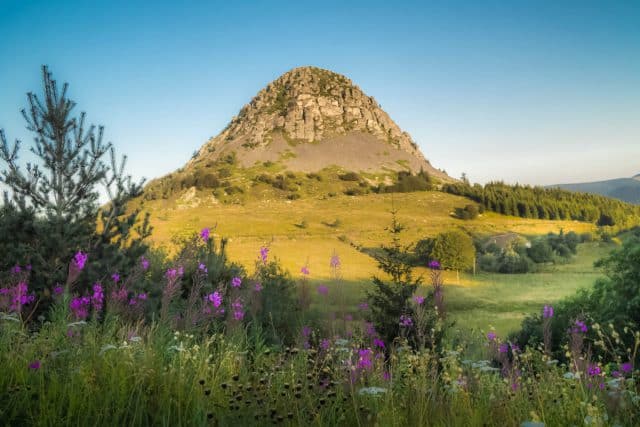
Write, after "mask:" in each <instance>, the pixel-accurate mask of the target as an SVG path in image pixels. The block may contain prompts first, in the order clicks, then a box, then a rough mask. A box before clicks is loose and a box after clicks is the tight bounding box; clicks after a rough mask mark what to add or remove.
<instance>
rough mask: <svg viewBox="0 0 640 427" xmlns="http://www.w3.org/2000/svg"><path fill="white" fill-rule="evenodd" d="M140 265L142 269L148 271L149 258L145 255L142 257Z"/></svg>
mask: <svg viewBox="0 0 640 427" xmlns="http://www.w3.org/2000/svg"><path fill="white" fill-rule="evenodd" d="M140 265H141V266H142V270H144V271H147V270H148V269H149V260H148V259H146V258H145V257H142V258H140Z"/></svg>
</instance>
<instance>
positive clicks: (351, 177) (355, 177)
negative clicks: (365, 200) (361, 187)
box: [338, 172, 361, 181]
mask: <svg viewBox="0 0 640 427" xmlns="http://www.w3.org/2000/svg"><path fill="white" fill-rule="evenodd" d="M338 178H340V179H341V180H342V181H360V179H361V178H360V175H359V174H357V173H355V172H346V173H343V174H341V175H338Z"/></svg>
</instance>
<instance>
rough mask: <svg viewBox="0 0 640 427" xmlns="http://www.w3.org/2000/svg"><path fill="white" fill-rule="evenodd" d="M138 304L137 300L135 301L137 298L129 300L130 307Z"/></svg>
mask: <svg viewBox="0 0 640 427" xmlns="http://www.w3.org/2000/svg"><path fill="white" fill-rule="evenodd" d="M137 303H138V301H136V299H135V298H131V299H130V300H129V305H136V304H137Z"/></svg>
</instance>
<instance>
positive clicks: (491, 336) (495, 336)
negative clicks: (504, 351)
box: [487, 332, 498, 341]
mask: <svg viewBox="0 0 640 427" xmlns="http://www.w3.org/2000/svg"><path fill="white" fill-rule="evenodd" d="M497 337H498V335H496V333H495V332H489V333H487V339H488V340H489V341H493V340H495V339H496V338H497Z"/></svg>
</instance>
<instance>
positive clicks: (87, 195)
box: [0, 66, 151, 291]
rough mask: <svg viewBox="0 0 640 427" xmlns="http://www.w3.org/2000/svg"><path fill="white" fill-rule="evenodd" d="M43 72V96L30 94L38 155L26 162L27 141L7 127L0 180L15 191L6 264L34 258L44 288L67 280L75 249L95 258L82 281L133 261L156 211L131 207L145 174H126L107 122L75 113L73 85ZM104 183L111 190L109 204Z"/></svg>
mask: <svg viewBox="0 0 640 427" xmlns="http://www.w3.org/2000/svg"><path fill="white" fill-rule="evenodd" d="M42 75H43V86H44V93H43V96H42V98H40V97H38V96H37V95H35V94H33V93H28V94H27V100H28V107H27V108H25V109H23V110H22V115H23V117H24V119H25V121H26V124H27V129H28V130H29V131H30V132H32V133H33V134H34V144H33V146H32V147H31V148H30V151H31V153H33V154H34V155H35V157H36V159H37V160H36V161H35V162H34V163H31V162H29V163H26V165H23V164H21V162H20V161H19V154H20V149H21V143H20V141H18V140H16V142H15V143H14V144H13V145H10V144H9V143H8V141H7V138H6V136H5V133H4V131H2V130H0V160H1V163H4V164H5V169H4V170H2V171H1V172H0V183H2V184H4V186H5V187H7V189H8V190H9V191H5V193H4V205H3V206H2V208H1V209H0V233H1V234H2V235H0V241H2V242H5V247H4V248H3V249H5V252H4V254H3V255H4V256H3V259H0V271H2V270H4V269H6V268H7V267H8V266H11V265H15V264H22V265H26V264H29V265H30V266H31V269H32V274H31V278H30V280H29V281H30V287H31V288H32V289H34V288H35V290H40V291H42V290H44V289H45V288H50V287H53V286H54V285H55V283H56V282H63V281H64V280H65V279H66V275H67V272H68V266H69V261H70V260H71V258H72V257H73V255H74V253H75V252H76V251H83V252H85V253H87V254H88V255H89V262H88V263H87V267H86V268H85V269H84V271H83V273H82V274H84V275H85V277H83V278H84V279H85V280H83V281H82V282H83V284H84V285H85V286H90V284H91V283H93V281H96V280H103V279H105V278H106V277H108V276H109V275H110V274H111V272H115V271H124V270H125V269H127V268H129V267H131V266H132V264H133V263H134V262H135V261H136V259H137V258H138V257H139V256H141V255H142V253H143V252H144V251H145V250H146V249H147V247H146V245H145V243H144V238H146V237H147V236H148V235H149V234H150V231H151V230H150V228H149V225H148V216H145V217H144V219H143V220H142V221H139V211H138V210H133V211H130V212H127V210H126V206H127V202H128V201H129V200H131V198H133V197H137V196H138V195H140V194H141V191H142V185H143V183H144V180H142V181H140V182H138V183H136V182H133V180H132V178H131V176H130V175H125V173H124V168H125V165H126V156H123V157H122V158H121V159H120V161H118V159H117V157H116V153H115V150H114V148H113V146H112V144H111V143H105V142H104V140H103V139H104V127H102V126H98V127H96V126H94V125H89V124H87V120H86V114H85V113H84V112H82V113H80V114H79V115H77V116H75V115H73V110H74V108H75V106H76V104H75V102H74V101H72V100H71V99H69V98H68V96H67V91H68V84H66V83H65V84H64V85H63V86H62V88H60V87H59V86H58V85H57V83H56V81H55V80H53V78H52V76H51V73H50V72H49V70H48V69H47V67H46V66H43V68H42ZM101 188H102V189H103V191H104V193H105V194H106V196H107V197H108V201H107V203H106V204H104V205H103V206H99V197H100V189H101ZM17 218H20V219H21V220H20V221H17V220H16V219H17ZM7 224H10V225H11V228H10V227H9V226H8V225H7Z"/></svg>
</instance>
